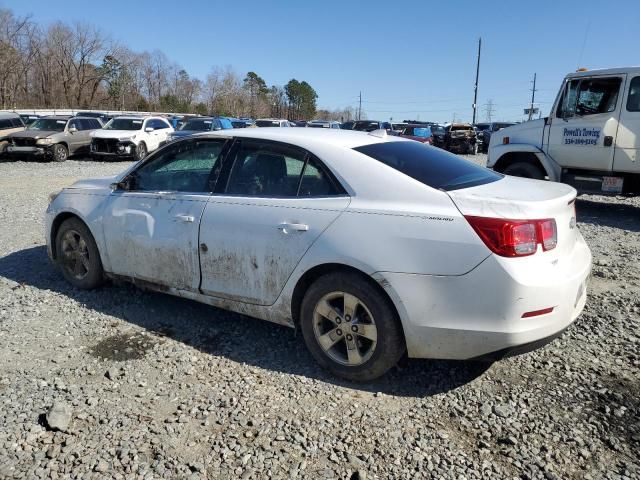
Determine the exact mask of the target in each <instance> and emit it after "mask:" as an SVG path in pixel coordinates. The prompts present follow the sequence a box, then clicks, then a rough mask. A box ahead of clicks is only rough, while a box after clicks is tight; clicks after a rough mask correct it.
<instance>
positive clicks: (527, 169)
mask: <svg viewBox="0 0 640 480" xmlns="http://www.w3.org/2000/svg"><path fill="white" fill-rule="evenodd" d="M502 173H504V174H505V175H512V176H514V177H523V178H532V179H534V180H544V177H545V175H544V172H543V171H542V170H541V169H540V167H538V166H537V165H534V164H533V163H528V162H514V163H512V164H510V165H508V166H507V168H505V169H504V170H503V171H502Z"/></svg>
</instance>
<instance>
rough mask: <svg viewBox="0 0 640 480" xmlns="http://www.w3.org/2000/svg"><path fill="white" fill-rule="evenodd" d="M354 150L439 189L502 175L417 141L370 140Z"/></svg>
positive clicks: (490, 179) (454, 188) (451, 187)
mask: <svg viewBox="0 0 640 480" xmlns="http://www.w3.org/2000/svg"><path fill="white" fill-rule="evenodd" d="M354 150H356V151H357V152H360V153H364V154H365V155H367V156H369V157H371V158H374V159H375V160H378V161H379V162H382V163H384V164H385V165H388V166H389V167H391V168H394V169H396V170H398V171H399V172H402V173H404V174H405V175H408V176H409V177H411V178H413V179H415V180H418V181H419V182H422V183H424V184H425V185H428V186H430V187H432V188H436V189H438V190H445V191H448V190H459V189H461V188H469V187H475V186H477V185H484V184H485V183H491V182H495V181H497V180H500V179H501V178H502V175H500V174H499V173H496V172H494V171H492V170H489V169H487V168H484V167H481V166H479V165H476V164H475V163H472V162H469V161H467V160H465V159H463V158H460V157H458V156H457V155H454V154H452V153H449V152H447V151H445V150H441V149H439V148H436V147H430V146H427V145H424V144H422V143H420V142H414V141H406V142H402V141H391V142H381V143H372V144H370V145H363V146H361V147H356V148H354Z"/></svg>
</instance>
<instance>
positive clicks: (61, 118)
mask: <svg viewBox="0 0 640 480" xmlns="http://www.w3.org/2000/svg"><path fill="white" fill-rule="evenodd" d="M40 118H41V119H45V120H46V119H53V120H69V119H70V118H74V117H72V116H71V115H45V116H44V117H40ZM76 118H77V117H76Z"/></svg>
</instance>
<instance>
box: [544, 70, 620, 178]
mask: <svg viewBox="0 0 640 480" xmlns="http://www.w3.org/2000/svg"><path fill="white" fill-rule="evenodd" d="M625 77H626V75H624V74H622V75H607V76H593V77H579V78H572V79H569V80H567V81H566V83H565V86H564V90H563V92H562V94H561V95H560V96H559V98H558V101H557V104H556V108H555V109H554V112H553V114H552V115H551V116H550V117H549V120H548V121H549V123H550V125H549V138H548V146H547V149H548V150H547V153H548V154H549V156H550V157H551V158H553V159H554V160H555V161H556V162H557V163H558V164H559V165H561V166H562V167H564V168H580V169H583V170H600V171H610V170H611V169H612V167H613V153H614V148H613V142H614V141H615V137H616V132H617V130H618V119H619V116H620V104H621V98H622V95H621V94H620V91H621V88H622V87H623V86H624V83H625Z"/></svg>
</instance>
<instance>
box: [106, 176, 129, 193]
mask: <svg viewBox="0 0 640 480" xmlns="http://www.w3.org/2000/svg"><path fill="white" fill-rule="evenodd" d="M133 180H134V178H133V177H131V176H126V177H125V178H124V179H123V180H122V181H120V182H114V183H112V184H111V185H109V186H110V187H111V191H112V192H115V191H118V190H121V191H125V192H126V191H129V190H131V188H132V187H133V185H132V184H133Z"/></svg>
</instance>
